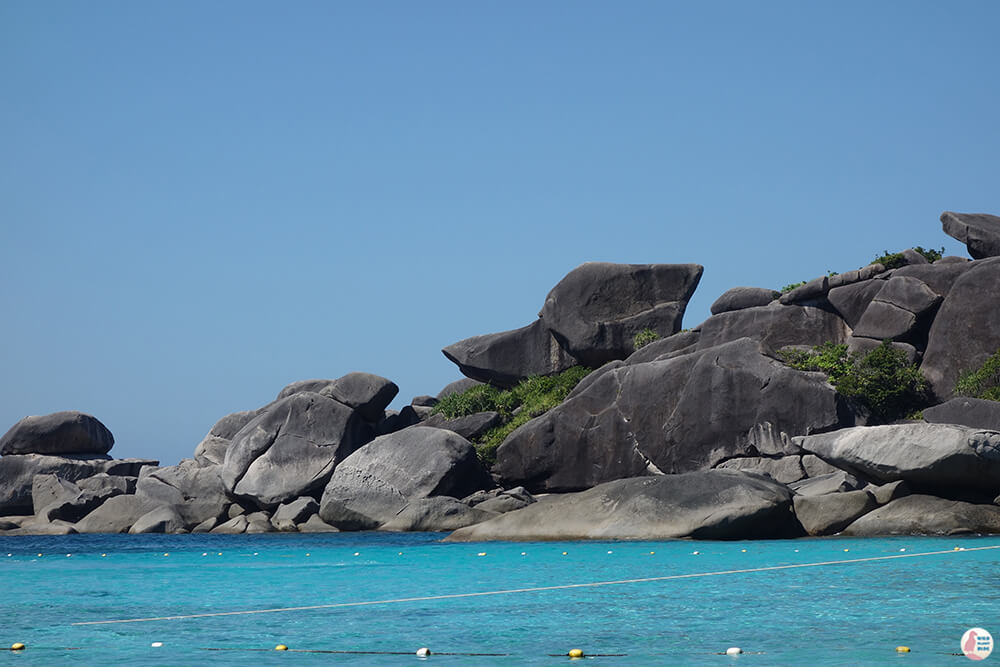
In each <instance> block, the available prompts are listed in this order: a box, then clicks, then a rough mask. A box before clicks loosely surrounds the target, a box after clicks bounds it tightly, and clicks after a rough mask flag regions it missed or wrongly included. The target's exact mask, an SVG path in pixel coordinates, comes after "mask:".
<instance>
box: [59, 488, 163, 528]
mask: <svg viewBox="0 0 1000 667" xmlns="http://www.w3.org/2000/svg"><path fill="white" fill-rule="evenodd" d="M161 507H163V506H162V505H160V504H158V503H156V502H154V501H151V500H148V499H145V498H139V497H137V496H124V495H123V496H115V497H114V498H108V499H107V500H106V501H104V503H103V504H101V506H100V507H98V508H97V509H95V510H94V511H92V512H91V513H90V514H88V515H87V516H85V517H83V518H82V519H80V520H79V521H77V522H76V526H75V528H76V531H77V532H78V533H127V532H128V531H129V529H130V528H131V527H132V526H133V524H135V522H136V521H138V520H139V519H140V518H142V517H143V516H145V515H146V514H148V513H149V512H152V511H153V510H155V509H159V508H161Z"/></svg>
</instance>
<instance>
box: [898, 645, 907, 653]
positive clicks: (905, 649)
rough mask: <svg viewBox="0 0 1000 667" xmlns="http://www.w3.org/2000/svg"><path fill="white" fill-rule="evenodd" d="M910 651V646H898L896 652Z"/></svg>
mask: <svg viewBox="0 0 1000 667" xmlns="http://www.w3.org/2000/svg"><path fill="white" fill-rule="evenodd" d="M909 652H910V647H909V646H897V647H896V653H909Z"/></svg>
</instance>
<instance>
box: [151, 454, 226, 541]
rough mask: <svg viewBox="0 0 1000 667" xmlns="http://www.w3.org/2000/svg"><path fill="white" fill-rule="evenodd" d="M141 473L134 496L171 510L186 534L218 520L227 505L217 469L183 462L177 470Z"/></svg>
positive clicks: (170, 468)
mask: <svg viewBox="0 0 1000 667" xmlns="http://www.w3.org/2000/svg"><path fill="white" fill-rule="evenodd" d="M143 473H144V474H142V475H140V476H139V481H138V483H137V485H136V495H137V496H139V497H140V498H146V499H148V500H151V501H154V502H157V503H160V504H163V505H168V506H170V507H172V508H173V509H174V511H175V512H176V514H177V516H178V517H180V519H181V521H182V525H183V526H184V527H185V528H187V529H188V530H190V529H191V528H194V527H195V526H197V525H198V524H199V523H201V522H203V521H205V520H206V519H209V518H218V517H219V516H220V514H221V513H222V512H223V511H224V510H225V508H226V507H227V506H228V504H229V503H230V499H229V497H228V496H227V495H226V490H225V487H224V486H223V484H222V477H221V476H220V470H219V466H207V467H203V466H199V465H198V464H197V463H196V462H195V461H194V460H192V459H185V460H183V461H181V462H180V463H179V464H178V465H176V466H166V467H163V468H150V469H147V470H145V471H143ZM168 532H172V531H168Z"/></svg>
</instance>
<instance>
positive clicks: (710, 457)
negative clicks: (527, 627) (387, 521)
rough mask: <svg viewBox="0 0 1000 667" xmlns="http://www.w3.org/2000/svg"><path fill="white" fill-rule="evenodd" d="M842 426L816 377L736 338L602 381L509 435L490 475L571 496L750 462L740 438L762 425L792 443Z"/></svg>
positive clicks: (835, 403) (829, 391) (746, 441)
mask: <svg viewBox="0 0 1000 667" xmlns="http://www.w3.org/2000/svg"><path fill="white" fill-rule="evenodd" d="M744 312H745V311H744ZM789 396H795V397H796V400H794V401H790V400H788V397H789ZM851 419H852V416H851V415H850V414H848V413H847V412H846V409H845V407H844V406H843V405H842V403H841V401H840V400H839V399H838V397H837V395H836V392H835V391H834V389H833V388H832V387H831V386H830V385H829V384H828V383H827V382H826V379H825V377H824V376H823V375H822V374H819V373H806V372H802V371H796V370H793V369H791V368H789V367H788V366H786V365H784V364H782V363H781V362H779V361H777V360H775V359H773V358H771V357H768V356H766V355H765V354H764V353H763V351H762V348H761V345H760V343H757V342H755V341H752V340H750V339H746V338H744V339H741V340H737V341H734V342H731V343H727V344H725V345H720V346H719V347H716V348H710V349H707V350H701V351H700V352H697V353H692V354H687V355H682V356H678V357H675V358H672V359H666V360H663V361H654V362H648V363H644V364H636V365H629V366H623V367H620V368H615V369H613V370H610V371H607V372H605V373H603V374H601V375H600V376H599V377H598V378H597V379H596V380H595V381H594V382H592V383H590V384H588V385H587V386H586V388H584V389H583V390H582V391H579V392H574V393H573V394H571V395H570V397H569V398H567V400H566V401H564V402H563V403H562V405H560V406H558V407H556V408H554V409H553V410H550V411H549V412H547V413H545V414H544V415H542V416H541V417H538V418H536V419H533V420H532V421H530V422H528V423H527V424H525V425H524V426H522V427H520V428H519V429H517V430H516V431H514V432H513V433H512V434H511V435H510V436H509V437H508V438H507V439H506V440H505V441H504V443H503V444H502V445H501V446H500V448H499V449H498V450H497V464H496V467H495V468H494V472H495V473H496V474H497V475H499V477H500V478H501V479H502V480H503V482H504V484H505V485H508V486H514V485H523V486H525V487H526V488H528V489H529V490H531V491H532V492H539V491H546V492H549V491H573V490H579V489H585V488H588V487H591V486H594V485H596V484H600V483H602V482H606V481H610V480H613V479H619V478H623V477H635V476H640V475H650V474H659V473H683V472H691V471H695V470H704V469H707V468H711V467H712V466H714V465H716V464H717V463H719V462H721V461H723V460H725V459H728V458H733V457H738V456H757V455H758V454H759V452H758V451H757V450H756V449H755V448H754V447H753V446H752V445H751V438H750V435H749V433H750V432H751V431H752V429H753V428H754V427H755V426H756V425H758V424H763V423H765V422H767V423H769V424H771V425H773V428H774V429H775V430H777V431H778V432H784V433H786V434H792V435H795V434H806V433H815V432H819V431H825V430H830V429H833V428H836V427H838V426H839V425H842V424H844V423H845V422H847V423H850V421H851Z"/></svg>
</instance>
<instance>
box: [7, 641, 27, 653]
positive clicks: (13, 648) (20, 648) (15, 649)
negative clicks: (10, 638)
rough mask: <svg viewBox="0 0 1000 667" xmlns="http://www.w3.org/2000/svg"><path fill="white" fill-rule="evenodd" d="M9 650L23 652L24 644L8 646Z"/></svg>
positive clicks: (18, 643)
mask: <svg viewBox="0 0 1000 667" xmlns="http://www.w3.org/2000/svg"><path fill="white" fill-rule="evenodd" d="M10 650H11V651H23V650H24V644H22V643H21V642H17V643H15V644H11V645H10Z"/></svg>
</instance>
